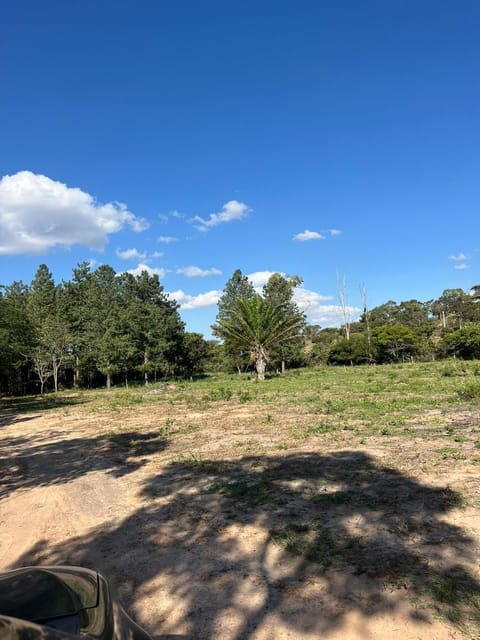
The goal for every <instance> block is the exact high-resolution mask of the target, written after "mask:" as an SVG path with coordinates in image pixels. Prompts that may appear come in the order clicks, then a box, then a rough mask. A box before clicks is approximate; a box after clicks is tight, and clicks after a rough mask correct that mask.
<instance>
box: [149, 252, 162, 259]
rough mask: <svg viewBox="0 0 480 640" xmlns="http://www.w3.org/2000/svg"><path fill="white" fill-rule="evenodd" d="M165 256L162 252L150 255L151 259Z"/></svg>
mask: <svg viewBox="0 0 480 640" xmlns="http://www.w3.org/2000/svg"><path fill="white" fill-rule="evenodd" d="M164 255H165V254H164V253H163V251H154V252H153V253H152V255H151V257H152V258H163V256H164Z"/></svg>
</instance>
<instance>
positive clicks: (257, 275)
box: [247, 271, 285, 291]
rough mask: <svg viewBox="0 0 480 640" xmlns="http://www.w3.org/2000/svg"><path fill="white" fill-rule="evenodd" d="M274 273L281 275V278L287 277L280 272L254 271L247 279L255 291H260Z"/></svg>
mask: <svg viewBox="0 0 480 640" xmlns="http://www.w3.org/2000/svg"><path fill="white" fill-rule="evenodd" d="M274 273H279V274H280V275H281V276H284V277H285V274H284V273H282V272H280V271H254V273H250V274H249V275H248V276H247V278H248V279H249V280H250V282H251V283H252V284H253V286H254V287H255V289H256V290H257V291H260V290H261V289H262V287H263V286H264V285H265V284H267V282H268V281H269V280H270V278H271V277H272V276H273V274H274Z"/></svg>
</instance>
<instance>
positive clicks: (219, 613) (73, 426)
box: [0, 390, 480, 640]
mask: <svg viewBox="0 0 480 640" xmlns="http://www.w3.org/2000/svg"><path fill="white" fill-rule="evenodd" d="M165 393H170V392H169V391H168V390H167V391H166V392H165ZM172 393H174V391H172ZM72 397H73V396H72ZM258 413H259V409H258V407H256V406H255V405H254V404H252V403H250V404H240V403H239V404H235V403H234V402H224V403H222V402H219V403H216V405H215V406H214V407H213V408H212V407H210V408H208V409H205V408H195V407H191V406H189V404H188V403H185V404H183V405H182V404H179V403H172V404H171V405H168V404H167V403H160V404H158V405H157V404H155V403H152V404H146V405H144V404H138V405H136V406H134V407H120V408H118V407H117V408H115V409H112V410H108V411H107V410H96V411H92V406H91V405H89V403H88V402H86V403H83V402H82V403H78V404H76V403H74V402H72V403H70V402H69V401H68V398H66V399H65V402H64V403H63V404H62V403H60V404H59V406H58V407H53V408H50V409H39V410H38V411H36V410H35V408H33V409H32V408H31V407H30V408H29V410H28V411H25V412H22V411H21V410H20V411H18V410H16V411H13V410H9V409H8V406H7V409H5V410H3V411H2V412H1V415H0V420H1V423H0V444H1V453H2V462H1V466H0V481H1V485H0V486H1V494H0V495H1V502H0V566H1V568H2V569H3V570H6V569H10V568H15V567H19V566H26V565H30V564H75V565H83V566H88V567H95V568H97V569H98V570H100V571H101V572H103V573H104V574H105V575H106V576H107V577H108V578H109V580H110V582H111V584H112V586H113V588H114V590H115V591H116V593H117V594H118V597H119V598H120V600H121V601H122V603H123V604H124V605H125V607H126V608H127V610H128V611H129V612H130V613H131V615H132V616H133V617H134V618H135V619H136V620H137V621H138V622H139V623H140V624H141V625H143V626H144V627H145V628H146V629H147V630H148V631H149V632H150V633H151V634H152V635H154V636H155V637H157V638H192V639H193V638H195V639H200V640H201V639H205V640H206V639H214V638H222V639H224V640H245V639H247V638H249V639H252V640H274V639H275V640H282V639H284V638H285V639H286V638H298V639H303V638H305V639H306V638H309V639H310V638H326V639H329V640H337V639H340V638H342V639H348V640H357V639H362V640H370V639H376V638H378V639H380V638H381V639H382V640H383V639H386V638H388V639H391V640H395V639H401V640H417V639H419V638H422V639H434V640H443V639H447V638H477V637H478V626H476V625H477V624H478V619H479V611H478V601H479V593H480V590H479V574H478V557H479V556H478V547H477V540H478V533H479V529H480V517H479V511H478V505H479V494H478V491H479V479H478V465H477V464H475V463H474V462H472V458H471V456H470V455H466V456H464V457H463V458H462V457H457V458H455V457H449V456H448V455H446V456H445V459H442V458H441V457H440V458H439V457H438V455H437V454H435V451H436V450H438V446H439V445H438V443H436V444H435V443H434V442H432V441H431V440H429V439H426V438H424V437H423V435H422V431H421V429H422V423H421V421H418V424H417V425H416V426H415V425H413V428H414V429H415V428H417V429H418V431H417V432H416V433H414V434H413V435H410V436H409V437H408V438H406V437H400V436H399V437H395V436H392V437H389V438H382V437H380V436H378V437H372V438H369V439H368V443H366V444H360V443H359V441H358V438H354V437H353V435H352V433H351V432H350V431H348V430H346V431H342V432H339V433H336V434H330V433H325V434H323V435H315V434H314V435H311V436H308V437H303V438H299V437H298V432H297V430H296V429H297V427H295V425H298V423H299V416H298V413H297V414H295V412H294V411H293V410H292V411H291V412H290V413H289V412H288V411H285V410H284V409H282V410H281V411H280V410H279V411H278V412H275V410H274V409H272V408H271V407H270V408H269V413H268V414H265V415H263V417H262V416H260V417H259V415H258ZM459 421H460V422H461V423H462V424H463V425H464V426H465V427H466V428H470V427H472V428H478V425H479V416H478V413H477V412H475V411H473V410H472V409H465V410H464V412H463V413H462V414H461V415H459V413H458V411H457V410H456V411H453V409H452V412H451V415H445V414H444V415H443V417H442V424H441V425H440V426H439V427H438V428H439V429H440V430H441V429H443V428H444V427H445V426H446V425H448V424H458V423H459ZM470 453H471V452H470ZM447 454H448V451H447Z"/></svg>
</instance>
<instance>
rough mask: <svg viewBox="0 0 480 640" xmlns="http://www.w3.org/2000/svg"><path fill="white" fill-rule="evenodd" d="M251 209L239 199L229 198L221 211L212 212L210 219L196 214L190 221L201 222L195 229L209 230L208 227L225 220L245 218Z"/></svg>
mask: <svg viewBox="0 0 480 640" xmlns="http://www.w3.org/2000/svg"><path fill="white" fill-rule="evenodd" d="M250 211H251V209H250V208H249V207H248V206H247V205H246V204H245V203H243V202H238V200H229V201H228V202H226V203H225V204H224V205H223V207H222V210H221V211H220V213H211V214H210V215H209V217H208V220H205V219H204V218H201V217H200V216H195V217H194V218H192V219H191V220H190V222H192V223H194V222H198V223H199V224H196V225H194V226H195V229H198V230H199V231H208V229H211V228H212V227H216V226H217V225H219V224H223V223H224V222H231V221H232V220H241V219H242V218H245V217H246V216H247V215H248V213H249V212H250Z"/></svg>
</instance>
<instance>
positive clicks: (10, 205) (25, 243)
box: [0, 171, 148, 255]
mask: <svg viewBox="0 0 480 640" xmlns="http://www.w3.org/2000/svg"><path fill="white" fill-rule="evenodd" d="M126 225H127V226H129V227H130V228H131V229H133V231H136V232H139V231H143V230H145V229H146V228H147V227H148V223H147V222H146V221H145V220H144V219H142V218H137V217H136V216H135V215H134V214H133V213H131V212H130V211H129V210H128V209H127V206H126V205H125V204H122V203H121V202H108V203H106V204H100V203H98V202H97V201H96V200H95V198H94V197H93V196H91V195H90V194H88V193H86V192H85V191H82V190H81V189H78V188H71V187H68V186H67V185H65V184H63V183H62V182H57V181H55V180H52V179H51V178H48V177H47V176H43V175H39V174H35V173H32V172H31V171H20V172H18V173H16V174H14V175H11V176H9V175H7V176H3V178H2V179H1V180H0V254H18V253H26V254H33V255H35V254H42V253H46V252H47V251H48V250H49V249H51V248H52V247H56V246H60V247H69V246H72V245H83V246H86V247H89V248H90V249H96V250H100V249H103V247H104V246H105V243H106V241H107V238H108V236H109V235H110V234H112V233H116V232H117V231H120V230H121V229H122V228H124V227H125V226H126Z"/></svg>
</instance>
